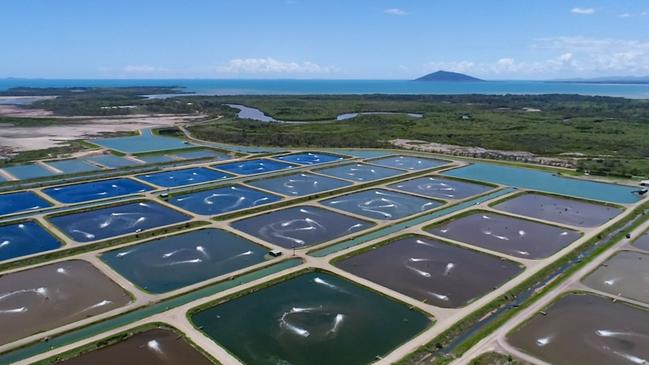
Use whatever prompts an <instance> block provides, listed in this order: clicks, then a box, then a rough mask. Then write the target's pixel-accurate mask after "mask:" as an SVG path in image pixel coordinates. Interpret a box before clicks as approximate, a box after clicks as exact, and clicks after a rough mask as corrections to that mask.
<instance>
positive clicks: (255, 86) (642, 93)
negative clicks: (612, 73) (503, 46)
mask: <svg viewBox="0 0 649 365" xmlns="http://www.w3.org/2000/svg"><path fill="white" fill-rule="evenodd" d="M18 86H26V87H84V86H85V87H93V86H94V87H120V86H177V87H179V88H182V90H183V91H186V92H193V93H199V94H208V95H263V94H272V95H278V94H288V95H291V94H292V95H295V94H311V95H324V94H493V95H502V94H519V95H520V94H581V95H599V96H619V97H627V98H636V99H647V98H649V84H589V83H566V82H544V81H486V82H462V83H457V82H417V81H409V80H294V79H287V80H282V79H276V80H249V79H239V80H234V79H232V80H231V79H76V80H71V79H70V80H65V79H0V90H6V89H8V88H11V87H18Z"/></svg>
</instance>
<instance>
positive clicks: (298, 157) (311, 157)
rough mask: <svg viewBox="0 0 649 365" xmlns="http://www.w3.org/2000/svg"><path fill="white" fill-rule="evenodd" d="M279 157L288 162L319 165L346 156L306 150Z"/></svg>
mask: <svg viewBox="0 0 649 365" xmlns="http://www.w3.org/2000/svg"><path fill="white" fill-rule="evenodd" d="M277 159H278V160H282V161H286V162H292V163H296V164H300V165H318V164H321V163H329V162H334V161H340V160H342V159H344V157H342V156H338V155H332V154H329V153H321V152H305V153H293V154H290V155H284V156H279V157H277Z"/></svg>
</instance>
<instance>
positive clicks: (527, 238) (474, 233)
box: [427, 212, 579, 259]
mask: <svg viewBox="0 0 649 365" xmlns="http://www.w3.org/2000/svg"><path fill="white" fill-rule="evenodd" d="M427 230H428V232H430V233H432V234H434V235H437V236H441V237H446V238H450V239H453V240H456V241H460V242H466V243H469V244H472V245H474V246H478V247H483V248H486V249H489V250H493V251H497V252H502V253H504V254H508V255H512V256H516V257H523V258H526V259H541V258H545V257H548V256H551V255H552V254H554V253H555V252H557V251H559V250H561V249H562V248H564V247H566V246H568V245H569V244H570V243H572V242H573V241H575V240H576V239H578V238H579V233H578V232H576V231H572V230H569V229H564V228H559V227H555V226H551V225H548V224H543V223H538V222H532V221H528V220H525V219H520V218H514V217H508V216H504V215H501V214H495V213H490V212H476V213H471V214H469V215H465V216H461V217H459V218H457V219H453V220H451V221H450V222H446V223H442V224H441V225H436V226H434V227H431V228H428V229H427Z"/></svg>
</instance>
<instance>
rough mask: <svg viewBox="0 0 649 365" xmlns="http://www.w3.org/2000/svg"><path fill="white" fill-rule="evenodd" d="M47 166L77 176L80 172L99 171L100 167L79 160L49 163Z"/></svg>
mask: <svg viewBox="0 0 649 365" xmlns="http://www.w3.org/2000/svg"><path fill="white" fill-rule="evenodd" d="M47 164H48V165H50V166H52V167H54V168H55V169H58V170H61V171H62V172H63V173H64V174H75V173H78V172H87V171H95V170H99V167H97V166H94V165H91V164H89V163H87V162H86V161H83V160H77V159H70V160H59V161H47Z"/></svg>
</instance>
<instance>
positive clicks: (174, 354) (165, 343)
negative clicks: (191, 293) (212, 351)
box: [57, 328, 212, 365]
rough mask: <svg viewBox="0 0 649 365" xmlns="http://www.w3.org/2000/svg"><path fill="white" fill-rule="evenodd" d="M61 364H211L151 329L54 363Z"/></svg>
mask: <svg viewBox="0 0 649 365" xmlns="http://www.w3.org/2000/svg"><path fill="white" fill-rule="evenodd" d="M57 364H64V365H86V364H93V365H104V364H105V365H118V364H133V365H149V364H156V365H157V364H160V365H163V364H169V365H172V364H191V365H212V362H211V361H210V360H208V359H207V358H206V357H205V356H203V354H201V353H200V352H199V351H198V350H196V349H194V348H193V347H192V346H191V345H190V344H189V343H187V342H186V341H184V340H182V338H181V337H180V335H179V334H177V333H175V332H173V331H171V330H167V329H161V328H158V329H152V330H148V331H146V332H142V333H138V334H135V335H133V336H131V337H129V338H128V339H126V340H125V341H122V342H118V343H115V344H113V345H109V346H106V347H103V348H101V349H99V350H95V351H90V352H87V353H85V354H83V355H80V356H77V357H74V358H71V359H69V360H64V361H61V362H58V363H57Z"/></svg>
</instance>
